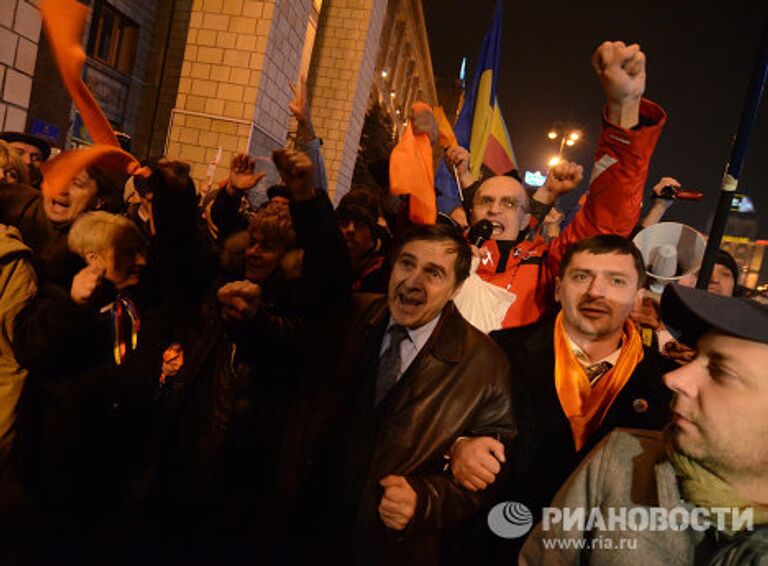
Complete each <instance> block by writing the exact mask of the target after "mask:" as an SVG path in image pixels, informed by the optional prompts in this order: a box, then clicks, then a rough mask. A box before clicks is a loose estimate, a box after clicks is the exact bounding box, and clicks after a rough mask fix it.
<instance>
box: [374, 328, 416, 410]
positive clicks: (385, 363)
mask: <svg viewBox="0 0 768 566" xmlns="http://www.w3.org/2000/svg"><path fill="white" fill-rule="evenodd" d="M387 332H388V333H389V346H387V349H386V350H384V353H383V354H382V355H381V358H379V371H378V375H377V376H376V397H375V400H374V405H378V404H379V403H380V402H381V400H382V399H384V397H386V395H387V392H388V391H389V390H390V389H391V388H392V386H393V385H394V384H395V383H396V382H397V376H398V374H399V373H400V344H402V342H403V340H405V339H406V338H407V337H408V331H407V330H406V329H405V327H403V326H400V325H399V324H394V325H392V326H390V328H389V330H387Z"/></svg>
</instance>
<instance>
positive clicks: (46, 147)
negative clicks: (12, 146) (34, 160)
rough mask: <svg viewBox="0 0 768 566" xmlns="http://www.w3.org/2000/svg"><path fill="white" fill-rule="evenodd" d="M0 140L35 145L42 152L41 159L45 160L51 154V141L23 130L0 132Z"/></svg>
mask: <svg viewBox="0 0 768 566" xmlns="http://www.w3.org/2000/svg"><path fill="white" fill-rule="evenodd" d="M0 140H3V141H4V142H7V143H13V142H21V143H26V144H29V145H32V146H35V147H36V148H37V149H39V150H40V153H42V154H43V161H46V160H47V159H48V158H49V157H50V156H51V142H49V141H48V140H47V139H45V138H41V137H39V136H33V135H32V134H25V133H23V132H0Z"/></svg>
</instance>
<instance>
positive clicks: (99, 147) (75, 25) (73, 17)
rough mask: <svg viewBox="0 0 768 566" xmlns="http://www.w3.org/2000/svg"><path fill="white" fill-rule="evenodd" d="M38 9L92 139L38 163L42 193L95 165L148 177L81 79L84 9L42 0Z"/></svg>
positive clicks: (57, 189)
mask: <svg viewBox="0 0 768 566" xmlns="http://www.w3.org/2000/svg"><path fill="white" fill-rule="evenodd" d="M40 12H41V14H42V17H43V27H44V28H45V33H46V36H47V37H48V41H49V43H50V45H51V52H52V53H53V57H54V59H55V61H56V66H57V67H58V69H59V74H60V75H61V79H62V82H63V83H64V86H65V87H66V89H67V92H69V94H70V96H71V97H72V101H73V102H74V103H75V106H76V107H77V110H78V112H79V113H80V116H81V117H82V119H83V123H84V124H85V127H86V128H87V130H88V133H89V134H90V136H91V138H93V141H94V142H95V143H94V145H93V146H91V147H89V148H87V149H81V150H73V151H67V152H63V153H61V154H59V155H58V156H56V157H55V158H53V159H51V160H49V161H47V162H45V163H44V164H43V165H42V166H41V170H42V172H43V183H42V190H43V192H44V193H45V194H47V195H52V196H56V195H59V194H61V193H62V192H64V190H65V188H66V187H67V185H69V183H70V182H71V181H72V179H73V178H74V177H75V176H76V175H77V174H78V173H79V172H80V171H82V170H83V169H85V168H87V167H89V166H91V165H95V164H98V165H100V166H102V167H105V168H108V169H113V170H116V171H124V172H126V173H128V174H131V175H134V174H139V175H142V176H144V177H147V176H149V173H150V172H149V170H148V169H145V168H141V167H140V164H139V161H138V160H137V159H136V158H135V157H134V156H133V155H131V154H130V153H128V152H126V151H124V150H123V149H122V148H121V147H120V144H119V143H118V141H117V137H116V136H115V132H114V130H113V129H112V126H111V125H110V123H109V121H108V120H107V118H106V117H105V116H104V113H103V112H102V111H101V107H100V106H99V104H98V102H96V99H95V98H94V97H93V94H92V93H91V91H90V90H89V89H88V86H87V85H86V84H85V82H83V79H82V73H83V64H84V63H85V51H84V50H83V46H82V45H81V43H80V40H81V38H82V37H83V29H84V26H85V20H86V17H87V15H88V8H87V7H86V6H84V5H83V4H81V3H79V2H77V1H76V0H43V1H42V2H41V3H40Z"/></svg>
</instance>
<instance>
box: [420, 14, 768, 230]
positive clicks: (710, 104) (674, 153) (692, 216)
mask: <svg viewBox="0 0 768 566" xmlns="http://www.w3.org/2000/svg"><path fill="white" fill-rule="evenodd" d="M494 5H495V1H494V0H472V1H465V0H462V1H459V0H424V12H425V17H426V21H427V31H428V34H429V39H430V45H431V49H432V62H433V65H434V69H435V75H436V76H439V77H454V76H456V75H457V73H458V69H459V64H460V61H461V57H462V56H465V55H466V56H468V57H469V58H470V72H469V73H468V80H469V78H471V69H472V65H473V63H474V59H475V58H476V57H477V55H478V53H479V50H480V46H481V43H482V38H483V35H484V34H485V31H486V29H487V27H488V23H489V21H490V18H491V15H492V13H493V8H494ZM767 16H768V2H767V1H766V0H734V1H731V2H723V1H718V2H701V1H698V2H693V1H688V0H686V1H677V0H672V1H666V2H661V1H656V2H625V1H612V2H606V1H602V0H601V1H587V2H577V1H570V2H565V1H562V0H550V1H546V0H521V1H518V0H505V2H504V24H503V32H502V53H501V70H500V83H499V87H498V96H499V101H500V103H501V105H502V111H503V113H504V117H505V120H506V123H507V128H508V130H509V134H510V137H511V139H512V145H513V147H514V149H515V153H516V155H517V159H518V163H519V165H520V168H521V169H523V170H525V169H528V170H536V169H539V170H541V171H542V172H544V171H545V169H546V162H547V160H548V158H549V157H550V156H552V155H553V154H555V153H556V152H557V144H555V143H554V142H551V141H549V140H548V139H547V137H546V134H547V132H548V131H549V129H550V128H551V126H552V125H553V123H554V122H555V121H561V122H564V123H565V124H566V125H567V126H572V127H577V128H580V129H581V130H582V131H583V132H584V134H585V139H584V141H583V142H581V143H580V145H578V146H576V147H574V148H566V152H565V154H566V157H567V158H569V159H572V160H574V161H577V162H579V163H581V164H582V165H584V166H585V169H586V171H585V177H586V178H588V177H589V171H590V170H591V166H592V159H593V156H594V151H595V144H596V142H597V136H598V134H599V128H600V118H599V117H600V110H601V108H602V104H603V100H604V99H603V95H602V91H601V89H600V85H599V83H598V81H597V78H596V76H595V74H594V72H593V70H592V67H591V63H590V59H591V56H592V53H593V52H594V50H595V48H596V47H597V46H598V45H599V44H600V43H601V42H602V41H604V40H613V41H615V40H621V41H624V42H626V43H633V42H637V43H639V44H640V45H641V47H642V49H643V51H644V52H645V54H646V57H647V67H646V69H647V75H648V77H647V83H646V94H645V95H646V97H648V98H650V99H652V100H653V101H655V102H657V103H659V104H660V105H661V106H662V107H664V109H665V110H666V112H667V116H668V122H667V126H666V128H665V129H664V133H663V134H662V136H661V140H660V141H659V144H658V146H657V148H656V153H655V155H654V157H653V161H652V163H651V170H650V173H649V178H648V184H647V187H646V195H647V194H648V193H649V191H650V188H651V187H652V186H653V184H654V183H655V181H656V180H657V179H658V178H659V177H661V176H663V175H667V176H672V177H675V178H677V179H678V180H679V181H680V182H681V183H682V184H683V187H686V188H690V189H693V190H700V191H702V192H704V193H705V199H704V200H703V201H702V202H699V203H692V202H678V203H675V205H673V207H672V208H671V209H670V210H669V212H668V213H667V215H666V216H665V220H671V221H678V222H685V223H686V224H690V225H692V226H694V227H696V228H697V229H699V230H707V229H708V228H709V224H710V222H711V219H712V216H713V214H714V209H715V206H716V202H717V197H718V194H719V188H720V181H721V179H722V176H723V171H724V170H725V166H726V163H727V160H728V157H729V155H730V150H731V139H732V137H733V135H734V134H735V132H736V130H737V127H738V123H739V118H740V116H741V110H742V105H743V103H744V98H745V95H746V90H747V86H748V84H749V81H750V78H751V76H752V71H753V67H754V59H755V57H756V54H757V49H758V47H759V43H760V37H761V33H762V28H763V25H764V22H765V21H766V17H767ZM739 192H743V193H746V194H747V195H749V196H750V197H751V198H752V199H753V201H754V203H755V207H756V209H757V212H758V215H759V216H760V218H761V226H760V233H759V237H760V238H768V218H767V216H768V215H766V214H764V213H763V211H764V210H765V209H768V93H767V94H766V95H764V96H763V101H762V104H761V111H760V115H759V117H758V122H757V127H756V129H755V131H754V133H753V136H752V141H751V144H750V147H749V151H748V153H747V159H746V165H745V168H744V170H743V174H742V177H741V181H740V184H739Z"/></svg>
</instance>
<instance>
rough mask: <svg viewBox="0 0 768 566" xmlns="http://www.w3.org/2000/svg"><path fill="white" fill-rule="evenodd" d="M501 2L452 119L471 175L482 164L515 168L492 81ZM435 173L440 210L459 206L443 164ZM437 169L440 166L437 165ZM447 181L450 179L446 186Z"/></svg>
mask: <svg viewBox="0 0 768 566" xmlns="http://www.w3.org/2000/svg"><path fill="white" fill-rule="evenodd" d="M502 7H503V2H502V0H497V2H496V10H495V13H494V15H493V19H492V20H491V25H490V28H489V29H488V31H487V32H486V34H485V37H484V38H483V46H482V49H481V50H480V56H479V57H478V61H477V64H476V65H475V70H474V73H473V75H472V82H471V83H470V85H469V88H467V90H466V93H465V99H464V105H463V107H462V109H461V113H460V114H459V118H458V120H457V121H456V127H455V131H456V137H457V139H458V141H459V145H461V146H462V147H466V148H468V149H469V152H470V172H471V173H472V177H474V178H475V179H478V178H479V177H480V173H481V168H482V167H483V166H485V167H486V168H488V169H489V170H490V171H491V172H493V173H494V174H496V175H502V174H504V173H507V172H509V171H510V170H512V169H516V168H517V160H516V159H515V152H514V150H513V149H512V142H511V141H510V139H509V133H508V132H507V126H506V124H505V123H504V117H503V115H502V113H501V108H500V107H499V101H498V97H497V95H496V85H497V83H498V77H499V55H500V51H501V23H502V13H503V8H502ZM441 168H442V169H445V171H444V172H441V171H440V170H438V173H437V175H436V178H437V181H438V183H439V185H438V186H437V189H438V191H439V192H440V196H439V198H438V204H439V208H440V210H441V211H444V212H449V211H450V210H453V209H454V208H456V207H457V206H459V204H460V203H459V198H458V187H457V186H456V181H455V179H453V176H452V175H450V174H446V173H448V171H447V168H446V167H445V165H444V164H441ZM439 169H440V168H439ZM447 181H450V182H451V183H452V186H450V185H449V184H448V183H447Z"/></svg>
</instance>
